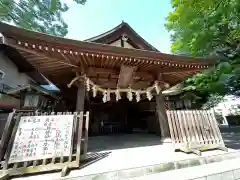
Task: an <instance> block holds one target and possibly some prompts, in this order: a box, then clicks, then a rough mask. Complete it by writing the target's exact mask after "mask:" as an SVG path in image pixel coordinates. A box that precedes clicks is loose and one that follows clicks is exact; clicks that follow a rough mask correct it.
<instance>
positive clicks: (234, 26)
mask: <svg viewBox="0 0 240 180" xmlns="http://www.w3.org/2000/svg"><path fill="white" fill-rule="evenodd" d="M172 6H173V8H174V10H173V12H171V13H169V15H168V17H167V20H166V24H165V25H166V28H167V29H168V31H170V32H171V33H172V36H171V39H172V46H171V49H172V52H173V53H175V54H176V53H178V54H179V53H181V54H186V55H192V56H201V57H206V56H211V57H213V58H215V59H216V60H217V61H216V65H215V67H213V68H211V69H209V70H207V71H205V72H203V73H200V74H198V75H196V76H194V77H192V78H190V79H188V80H186V81H185V88H184V89H185V90H186V91H195V92H196V93H197V94H200V95H201V96H206V97H209V96H210V95H211V94H215V93H218V94H220V95H225V94H227V93H231V94H239V90H240V89H239V88H240V85H238V84H237V82H239V81H240V69H239V68H240V55H239V53H240V51H239V50H240V42H239V40H240V1H239V0H172Z"/></svg>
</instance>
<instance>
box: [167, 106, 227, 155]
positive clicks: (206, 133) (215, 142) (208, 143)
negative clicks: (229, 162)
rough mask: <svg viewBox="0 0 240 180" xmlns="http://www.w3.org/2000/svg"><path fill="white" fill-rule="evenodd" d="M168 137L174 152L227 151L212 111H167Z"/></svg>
mask: <svg viewBox="0 0 240 180" xmlns="http://www.w3.org/2000/svg"><path fill="white" fill-rule="evenodd" d="M167 117H168V124H169V130H170V136H171V139H172V143H173V146H174V149H175V150H181V151H184V152H193V153H196V154H198V155H201V151H204V150H209V149H221V150H225V151H227V148H226V147H225V145H224V142H223V139H222V135H221V133H220V130H219V127H218V123H217V121H216V119H215V116H214V111H213V110H171V111H167Z"/></svg>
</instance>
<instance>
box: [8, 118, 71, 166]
mask: <svg viewBox="0 0 240 180" xmlns="http://www.w3.org/2000/svg"><path fill="white" fill-rule="evenodd" d="M73 119H74V115H48V116H22V117H21V119H20V122H19V126H18V129H17V132H16V136H15V139H14V142H13V145H12V149H11V153H10V157H9V161H8V162H9V163H15V162H23V161H32V160H39V159H46V158H52V157H60V156H69V154H70V152H71V146H72V144H71V138H72V131H73Z"/></svg>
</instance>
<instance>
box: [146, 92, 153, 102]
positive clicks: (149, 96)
mask: <svg viewBox="0 0 240 180" xmlns="http://www.w3.org/2000/svg"><path fill="white" fill-rule="evenodd" d="M146 95H147V98H148V100H149V101H151V99H152V98H153V96H152V94H151V92H150V91H149V90H147V92H146Z"/></svg>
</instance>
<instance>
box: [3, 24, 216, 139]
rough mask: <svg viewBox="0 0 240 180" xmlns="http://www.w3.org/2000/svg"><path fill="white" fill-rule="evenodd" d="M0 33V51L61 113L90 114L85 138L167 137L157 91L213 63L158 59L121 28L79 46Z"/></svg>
mask: <svg viewBox="0 0 240 180" xmlns="http://www.w3.org/2000/svg"><path fill="white" fill-rule="evenodd" d="M0 33H1V34H2V35H3V42H2V45H1V46H4V47H6V48H8V50H9V51H8V52H9V53H11V51H14V52H15V51H17V52H18V56H19V57H21V58H24V59H26V60H27V61H28V62H29V63H30V64H31V65H32V66H34V67H35V68H36V69H37V70H38V71H39V72H41V74H43V75H44V76H45V77H47V78H48V79H49V80H50V81H51V82H53V83H54V84H55V85H56V86H57V87H58V88H59V89H60V92H61V97H62V99H64V102H65V105H63V106H62V111H89V112H90V121H89V122H90V124H89V134H90V135H101V134H113V133H134V132H145V133H146V132H147V133H156V134H159V135H161V137H162V138H165V137H168V136H169V130H168V124H167V119H166V111H165V105H164V99H163V96H162V91H164V90H166V89H168V88H170V87H172V86H174V85H176V84H178V83H180V82H182V81H183V80H184V79H186V78H188V77H191V76H193V75H194V74H196V73H198V72H201V71H203V70H204V69H207V68H208V67H209V66H211V65H212V64H213V63H214V61H212V60H207V59H203V58H193V57H186V56H180V55H170V54H165V53H161V52H159V51H158V50H157V49H156V48H155V47H153V46H152V45H150V44H149V43H148V42H147V41H145V40H144V39H143V38H142V37H141V36H140V35H139V34H137V33H136V32H135V31H134V30H133V29H132V28H131V27H130V26H129V25H128V24H127V23H125V22H122V23H121V24H120V25H118V26H117V27H115V28H113V29H112V30H110V31H108V32H105V33H103V34H101V35H99V36H96V37H93V38H90V39H87V40H85V41H76V40H72V39H66V38H61V37H56V36H51V35H47V34H43V33H38V32H33V31H29V30H25V29H21V28H17V27H14V26H10V25H7V24H4V23H0ZM150 33H151V32H150ZM21 58H19V60H21Z"/></svg>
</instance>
